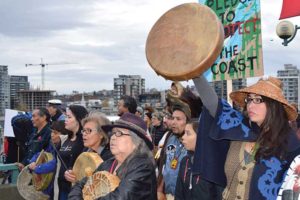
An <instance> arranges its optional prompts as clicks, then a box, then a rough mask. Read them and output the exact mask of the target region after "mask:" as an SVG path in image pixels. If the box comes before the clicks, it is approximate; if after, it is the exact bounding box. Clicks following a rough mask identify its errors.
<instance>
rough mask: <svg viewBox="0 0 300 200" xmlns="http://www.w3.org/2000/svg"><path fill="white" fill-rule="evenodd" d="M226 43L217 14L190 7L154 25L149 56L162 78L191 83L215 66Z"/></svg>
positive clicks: (182, 7) (174, 10)
mask: <svg viewBox="0 0 300 200" xmlns="http://www.w3.org/2000/svg"><path fill="white" fill-rule="evenodd" d="M223 41H224V31H223V26H222V24H221V22H220V21H219V19H218V17H217V16H216V14H215V13H214V12H213V10H211V9H210V8H209V7H207V6H205V5H201V4H198V3H186V4H182V5H179V6H177V7H175V8H172V9H171V10H169V11H167V12H166V13H165V14H164V15H163V16H161V17H160V19H159V20H158V21H157V22H156V23H155V24H154V26H153V27H152V29H151V31H150V33H149V35H148V39H147V42H146V56H147V60H148V62H149V64H150V65H151V67H152V68H153V69H154V71H155V72H156V73H157V74H158V75H161V76H163V77H164V78H166V79H170V80H174V81H182V80H188V79H191V78H194V77H196V76H198V75H200V74H202V73H203V72H205V71H206V70H207V69H208V68H209V67H210V66H211V65H212V64H213V63H214V62H215V60H216V58H217V57H218V55H219V54H220V52H221V50H222V47H223Z"/></svg>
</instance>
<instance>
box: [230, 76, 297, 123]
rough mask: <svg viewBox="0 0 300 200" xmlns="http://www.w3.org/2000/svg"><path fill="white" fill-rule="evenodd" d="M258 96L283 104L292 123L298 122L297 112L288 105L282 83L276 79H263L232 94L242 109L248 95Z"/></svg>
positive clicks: (231, 96) (232, 97)
mask: <svg viewBox="0 0 300 200" xmlns="http://www.w3.org/2000/svg"><path fill="white" fill-rule="evenodd" d="M250 93H252V94H257V95H261V96H264V97H268V98H270V99H273V100H275V101H278V102H280V103H282V104H283V107H284V109H285V112H286V114H287V117H288V119H289V120H290V121H294V120H296V118H297V116H298V113H297V110H296V109H295V108H294V107H293V106H292V105H291V104H289V103H288V101H287V100H286V99H285V97H284V95H283V92H282V82H281V81H280V80H279V79H277V78H275V77H271V76H270V77H268V78H266V79H264V78H261V79H260V80H259V81H258V82H257V83H256V84H254V85H252V86H250V87H246V88H243V89H241V90H238V91H235V92H232V93H230V98H231V99H232V100H233V101H234V102H235V103H236V104H237V105H238V106H240V107H242V108H244V107H245V104H246V103H245V98H246V97H247V95H248V94H250Z"/></svg>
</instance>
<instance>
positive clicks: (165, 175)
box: [157, 104, 191, 200]
mask: <svg viewBox="0 0 300 200" xmlns="http://www.w3.org/2000/svg"><path fill="white" fill-rule="evenodd" d="M172 117H173V120H172V123H171V125H172V133H171V134H170V135H169V137H168V138H166V141H165V145H164V148H163V150H162V156H161V160H160V164H159V166H160V170H159V172H160V174H159V178H158V189H157V192H158V197H159V199H160V196H164V194H165V195H166V198H167V200H169V199H170V200H172V199H174V194H175V188H176V180H177V176H178V170H179V165H180V162H181V160H182V158H183V157H184V156H185V155H186V153H187V151H186V149H185V148H184V146H183V144H182V143H181V137H182V136H183V134H184V129H185V126H186V124H187V122H188V120H189V119H190V118H191V111H190V108H189V107H188V105H186V104H178V105H174V106H173V114H172ZM162 168H163V170H162Z"/></svg>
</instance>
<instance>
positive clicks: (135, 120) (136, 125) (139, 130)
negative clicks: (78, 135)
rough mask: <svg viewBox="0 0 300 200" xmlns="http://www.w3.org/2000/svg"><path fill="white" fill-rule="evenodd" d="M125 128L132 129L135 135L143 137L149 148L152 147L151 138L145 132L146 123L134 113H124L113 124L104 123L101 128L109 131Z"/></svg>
mask: <svg viewBox="0 0 300 200" xmlns="http://www.w3.org/2000/svg"><path fill="white" fill-rule="evenodd" d="M115 127H118V128H125V129H129V130H131V131H133V132H134V133H135V134H137V136H139V137H140V138H141V139H143V140H144V141H145V143H146V145H147V146H148V147H149V149H150V150H152V149H153V144H152V141H151V138H149V137H148V134H147V125H146V123H145V122H144V120H143V119H142V118H140V117H138V116H136V115H135V114H132V113H128V112H127V113H124V114H123V115H122V116H121V117H120V119H119V120H116V121H115V122H114V123H113V124H109V125H104V126H102V129H103V130H104V131H105V132H109V131H111V130H112V129H113V128H115Z"/></svg>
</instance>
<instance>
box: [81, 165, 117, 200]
mask: <svg viewBox="0 0 300 200" xmlns="http://www.w3.org/2000/svg"><path fill="white" fill-rule="evenodd" d="M86 171H87V172H88V171H90V169H89V170H86ZM88 173H89V175H88V174H87V177H88V180H87V183H86V184H85V186H84V187H83V189H82V197H83V199H84V200H93V199H97V198H100V197H103V196H105V195H107V194H109V193H110V192H113V191H114V190H115V189H116V188H117V187H118V186H119V184H120V181H121V180H120V179H119V177H118V176H115V175H113V174H111V173H109V172H107V171H99V172H96V173H95V174H91V171H90V172H88Z"/></svg>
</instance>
